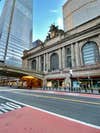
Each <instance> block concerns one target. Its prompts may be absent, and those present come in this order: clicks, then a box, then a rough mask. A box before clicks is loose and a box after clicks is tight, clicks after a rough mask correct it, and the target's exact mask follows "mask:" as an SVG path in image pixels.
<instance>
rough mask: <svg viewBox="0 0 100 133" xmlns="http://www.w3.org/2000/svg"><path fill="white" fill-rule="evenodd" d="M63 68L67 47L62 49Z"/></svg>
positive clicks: (63, 66)
mask: <svg viewBox="0 0 100 133" xmlns="http://www.w3.org/2000/svg"><path fill="white" fill-rule="evenodd" d="M62 68H65V47H63V48H62Z"/></svg>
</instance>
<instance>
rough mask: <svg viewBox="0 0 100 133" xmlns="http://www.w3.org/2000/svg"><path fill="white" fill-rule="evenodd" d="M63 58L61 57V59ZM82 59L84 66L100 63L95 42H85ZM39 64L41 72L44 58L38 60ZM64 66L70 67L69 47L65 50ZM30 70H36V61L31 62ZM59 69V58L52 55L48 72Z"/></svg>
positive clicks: (54, 54) (55, 54) (56, 55)
mask: <svg viewBox="0 0 100 133" xmlns="http://www.w3.org/2000/svg"><path fill="white" fill-rule="evenodd" d="M62 58H63V57H62ZM82 58H83V64H84V65H87V64H89V65H91V64H95V63H96V62H99V61H100V55H99V48H98V46H97V44H96V43H95V42H87V43H86V44H84V45H83V47H82ZM40 62H41V67H40V68H41V71H43V70H44V56H41V58H40ZM65 66H66V67H72V58H71V47H66V48H65ZM32 69H33V70H36V60H35V59H33V61H32ZM58 69H59V56H58V54H57V53H53V54H52V55H51V56H50V70H51V71H54V70H58Z"/></svg>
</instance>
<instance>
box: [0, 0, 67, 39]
mask: <svg viewBox="0 0 100 133" xmlns="http://www.w3.org/2000/svg"><path fill="white" fill-rule="evenodd" d="M4 1H5V0H0V14H1V12H2V8H3V5H4ZM66 1H67V0H33V41H35V40H37V39H40V40H42V41H44V40H45V38H46V36H47V33H48V31H49V28H50V25H51V24H55V25H57V26H59V28H60V29H63V16H62V6H63V5H64V3H65V2H66Z"/></svg>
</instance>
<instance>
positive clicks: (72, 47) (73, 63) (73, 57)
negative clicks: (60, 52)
mask: <svg viewBox="0 0 100 133" xmlns="http://www.w3.org/2000/svg"><path fill="white" fill-rule="evenodd" d="M71 59H72V67H75V50H74V44H71Z"/></svg>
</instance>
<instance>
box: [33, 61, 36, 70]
mask: <svg viewBox="0 0 100 133" xmlns="http://www.w3.org/2000/svg"><path fill="white" fill-rule="evenodd" d="M32 69H33V70H36V60H35V59H34V60H32Z"/></svg>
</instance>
